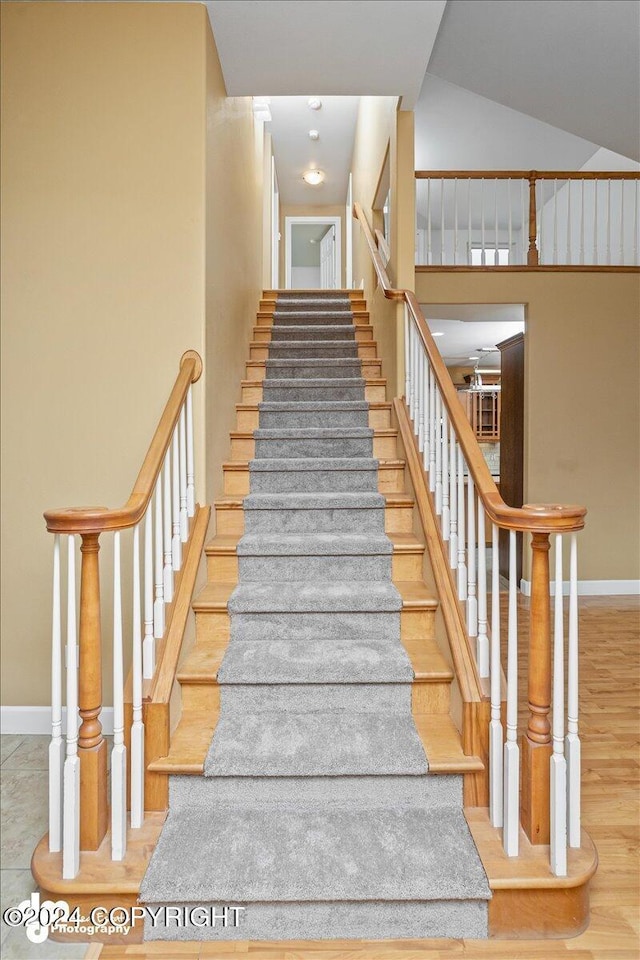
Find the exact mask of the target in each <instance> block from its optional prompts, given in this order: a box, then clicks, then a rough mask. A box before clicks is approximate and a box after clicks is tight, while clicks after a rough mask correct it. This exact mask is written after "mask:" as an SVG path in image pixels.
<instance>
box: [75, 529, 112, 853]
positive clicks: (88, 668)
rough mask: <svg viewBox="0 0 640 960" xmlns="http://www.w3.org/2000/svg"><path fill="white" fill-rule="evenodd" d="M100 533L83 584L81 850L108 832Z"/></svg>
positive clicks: (86, 544)
mask: <svg viewBox="0 0 640 960" xmlns="http://www.w3.org/2000/svg"><path fill="white" fill-rule="evenodd" d="M99 536H100V535H99V534H98V533H85V534H83V535H82V545H81V547H80V552H81V554H82V574H81V580H80V680H79V691H78V707H79V714H80V730H79V731H78V755H79V757H80V849H81V850H97V849H98V847H99V846H100V844H101V843H102V840H103V838H104V835H105V833H106V832H107V824H108V811H107V743H106V740H105V739H104V737H103V735H102V724H101V723H100V710H101V709H102V644H101V636H100V567H99V560H98V553H99V550H100V543H99Z"/></svg>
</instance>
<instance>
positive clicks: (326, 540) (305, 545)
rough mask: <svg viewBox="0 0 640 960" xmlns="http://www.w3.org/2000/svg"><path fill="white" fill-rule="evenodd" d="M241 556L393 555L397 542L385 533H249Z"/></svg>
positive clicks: (240, 546) (239, 550)
mask: <svg viewBox="0 0 640 960" xmlns="http://www.w3.org/2000/svg"><path fill="white" fill-rule="evenodd" d="M237 553H238V556H239V557H240V556H259V557H282V556H285V557H286V556H302V557H305V556H340V555H346V556H352V555H360V554H363V555H367V556H368V555H374V554H375V555H377V554H383V555H389V556H390V555H391V554H392V553H393V544H392V542H391V541H390V540H389V538H388V537H387V536H385V535H379V536H376V535H374V534H368V535H367V534H362V535H358V534H354V533H351V534H346V535H345V534H335V533H314V534H308V535H307V534H305V535H304V536H302V535H301V534H293V533H292V534H286V533H247V534H245V535H244V536H243V537H242V538H241V539H240V540H239V541H238V545H237Z"/></svg>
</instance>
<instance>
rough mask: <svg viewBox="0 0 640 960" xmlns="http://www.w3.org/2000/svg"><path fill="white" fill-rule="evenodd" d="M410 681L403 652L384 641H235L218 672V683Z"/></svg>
mask: <svg viewBox="0 0 640 960" xmlns="http://www.w3.org/2000/svg"><path fill="white" fill-rule="evenodd" d="M413 678H414V672H413V668H412V666H411V662H410V660H409V657H408V656H407V654H406V651H405V649H404V648H403V647H402V645H401V644H399V643H394V642H391V641H389V640H388V639H385V640H369V639H365V640H357V641H353V640H347V639H345V638H344V637H322V638H320V639H313V640H307V641H306V642H305V643H298V642H296V641H295V640H285V639H278V640H272V641H255V642H246V641H245V642H242V641H234V642H233V643H231V644H229V646H228V647H227V650H226V653H225V655H224V660H223V661H222V663H221V664H220V667H219V668H218V671H217V679H218V683H220V684H225V683H281V684H282V683H319V684H325V683H345V682H349V683H407V682H411V681H412V680H413Z"/></svg>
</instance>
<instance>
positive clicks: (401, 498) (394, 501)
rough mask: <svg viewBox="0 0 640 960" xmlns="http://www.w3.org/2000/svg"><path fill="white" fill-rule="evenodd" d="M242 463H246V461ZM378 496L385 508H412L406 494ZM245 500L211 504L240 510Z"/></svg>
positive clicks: (224, 500) (411, 500)
mask: <svg viewBox="0 0 640 960" xmlns="http://www.w3.org/2000/svg"><path fill="white" fill-rule="evenodd" d="M244 462H245V463H246V461H244ZM301 495H302V494H301ZM339 495H340V494H338V496H339ZM264 496H276V494H264ZM292 496H295V494H292ZM323 496H324V494H323ZM380 496H382V497H384V498H385V500H386V506H387V507H412V506H413V503H414V500H413V497H411V496H409V494H408V493H382V494H380ZM245 499H246V497H244V496H242V497H231V496H227V497H218V498H217V499H216V500H214V501H213V503H214V506H215V507H216V509H217V510H242V509H243V505H244V501H245Z"/></svg>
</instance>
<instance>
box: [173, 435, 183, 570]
mask: <svg viewBox="0 0 640 960" xmlns="http://www.w3.org/2000/svg"><path fill="white" fill-rule="evenodd" d="M171 466H172V478H171V493H172V497H171V567H172V569H173V570H174V571H176V572H177V571H178V570H179V569H180V567H181V566H182V540H181V539H180V451H179V442H178V428H177V427H176V428H175V429H174V431H173V437H172V439H171ZM185 494H186V491H185Z"/></svg>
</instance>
